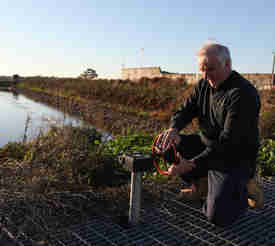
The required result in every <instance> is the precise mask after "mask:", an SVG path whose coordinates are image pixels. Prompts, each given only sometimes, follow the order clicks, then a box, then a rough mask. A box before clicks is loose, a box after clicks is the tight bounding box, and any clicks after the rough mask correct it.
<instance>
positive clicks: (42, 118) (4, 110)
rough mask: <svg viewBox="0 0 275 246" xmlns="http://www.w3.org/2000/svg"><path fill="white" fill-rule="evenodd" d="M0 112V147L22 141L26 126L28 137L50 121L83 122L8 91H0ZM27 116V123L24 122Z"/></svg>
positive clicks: (33, 135)
mask: <svg viewBox="0 0 275 246" xmlns="http://www.w3.org/2000/svg"><path fill="white" fill-rule="evenodd" d="M0 112H1V113H0V115H1V120H0V147H2V146H3V145H5V144H7V143H8V142H14V141H22V140H23V137H24V133H25V127H26V126H28V130H27V137H28V138H29V139H30V138H33V137H35V136H37V134H38V133H39V131H40V130H41V129H47V127H48V126H49V124H50V123H57V124H72V125H74V126H75V125H83V124H85V123H83V122H82V121H81V120H79V119H77V118H76V117H72V116H69V115H67V114H64V113H63V112H60V111H58V110H56V109H54V108H51V107H49V106H46V105H43V104H41V103H38V102H35V101H32V100H31V99H28V98H27V97H25V96H24V95H20V94H14V93H11V92H8V91H0ZM28 118H30V123H29V124H27V123H26V122H27V119H28Z"/></svg>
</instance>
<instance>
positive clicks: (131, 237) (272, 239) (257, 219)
mask: <svg viewBox="0 0 275 246" xmlns="http://www.w3.org/2000/svg"><path fill="white" fill-rule="evenodd" d="M263 186H264V191H265V206H264V209H262V210H252V209H249V210H248V212H247V214H246V215H245V216H244V217H242V218H240V219H239V220H238V221H237V222H235V223H234V224H233V225H231V226H229V227H226V228H221V227H215V226H214V225H213V224H211V223H210V222H208V221H207V219H206V218H205V217H204V216H203V215H202V214H201V212H200V209H199V208H196V207H194V206H192V205H191V204H190V203H186V202H180V201H178V200H176V199H175V194H174V193H172V192H170V191H165V192H164V200H162V201H155V203H154V205H153V206H150V207H142V210H141V223H140V224H139V225H138V226H136V227H128V228H126V227H123V226H121V225H118V224H116V223H115V222H114V221H113V220H112V219H111V218H109V217H102V216H96V215H93V216H90V217H89V219H88V220H87V221H86V222H85V223H83V224H81V225H77V226H70V227H68V228H66V229H64V230H63V231H59V232H56V233H54V234H52V235H51V243H50V244H39V245H57V246H64V245H70V246H74V245H75V246H76V245H77V246H78V245H79V246H81V245H98V246H107V245H113V246H124V245H125V246H149V245H150V246H152V245H154V246H159V245H160V246H178V245H179V246H185V245H188V246H193V245H194V246H211V245H213V246H214V245H215V246H256V245H257V246H258V245H261V246H271V245H272V246H274V245H275V178H273V179H272V180H269V181H267V180H266V181H264V182H263ZM65 197H67V198H68V199H69V197H70V196H69V194H66V195H65ZM225 212H226V211H225ZM2 213H3V211H2ZM76 216H77V214H76ZM8 229H9V230H11V231H12V234H13V235H15V234H16V233H15V231H16V228H15V226H10V227H8ZM5 233H7V231H3V227H2V233H1V235H4V234H5ZM17 235H19V236H17V237H16V238H13V240H11V239H10V240H9V241H8V243H7V244H2V242H4V241H3V240H4V237H1V239H2V241H1V240H0V245H22V246H25V245H37V244H35V243H34V241H32V239H31V238H30V237H27V236H24V233H21V234H17ZM5 242H6V241H5Z"/></svg>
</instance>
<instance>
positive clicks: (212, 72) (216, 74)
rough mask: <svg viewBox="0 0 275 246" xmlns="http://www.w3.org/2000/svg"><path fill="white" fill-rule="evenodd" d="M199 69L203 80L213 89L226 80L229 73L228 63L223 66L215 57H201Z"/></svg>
mask: <svg viewBox="0 0 275 246" xmlns="http://www.w3.org/2000/svg"><path fill="white" fill-rule="evenodd" d="M199 67H200V71H201V72H202V75H203V78H204V79H207V80H208V82H209V84H210V85H211V87H214V88H217V87H218V86H219V85H220V83H221V82H222V81H224V80H225V79H226V78H227V76H228V74H229V71H230V65H229V61H227V62H226V63H225V65H223V64H222V63H221V62H220V61H219V59H218V58H217V57H216V56H215V55H208V56H204V57H201V59H200V60H199Z"/></svg>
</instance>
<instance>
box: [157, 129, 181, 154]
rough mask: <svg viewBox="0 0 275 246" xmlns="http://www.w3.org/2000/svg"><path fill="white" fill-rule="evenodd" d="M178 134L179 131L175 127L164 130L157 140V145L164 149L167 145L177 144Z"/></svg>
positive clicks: (178, 140) (178, 141)
mask: <svg viewBox="0 0 275 246" xmlns="http://www.w3.org/2000/svg"><path fill="white" fill-rule="evenodd" d="M180 140H181V139H180V136H179V133H178V131H177V130H176V129H174V128H170V129H168V130H166V131H164V132H163V133H162V134H161V135H160V137H159V139H158V142H157V145H158V146H159V147H160V148H161V149H162V150H164V151H165V150H166V149H168V148H169V146H170V145H171V144H175V145H177V144H179V143H180Z"/></svg>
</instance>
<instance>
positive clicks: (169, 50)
mask: <svg viewBox="0 0 275 246" xmlns="http://www.w3.org/2000/svg"><path fill="white" fill-rule="evenodd" d="M0 30H1V46H0V55H1V56H0V58H1V60H0V75H12V74H15V73H18V74H19V75H22V76H32V75H43V76H59V77H76V76H78V75H79V74H80V73H81V72H82V71H83V70H85V69H86V68H88V67H91V68H93V69H95V70H96V71H97V72H98V74H99V76H100V77H109V78H110V77H111V78H117V77H119V76H120V69H121V66H122V64H125V66H126V67H136V66H160V67H161V68H162V69H163V70H165V71H169V72H179V73H189V72H190V73H192V72H197V63H196V57H195V53H196V52H197V51H198V49H199V47H200V46H201V45H202V44H203V43H205V42H206V41H207V40H209V39H214V40H216V41H217V42H219V43H222V44H224V45H226V46H228V47H229V48H230V50H231V54H232V60H233V68H234V69H236V70H238V71H239V72H242V73H245V72H250V73H253V72H255V73H256V72H258V73H270V72H271V69H272V52H273V51H275V1H274V0H262V1H254V0H250V1H248V0H238V1H237V0H231V1H228V0H213V1H205V0H199V1H198V0H197V1H187V0H186V1H184V0H174V1H173V0H158V1H156V0H78V1H77V0H74V1H73V0H66V1H65V0H58V1H57V0H47V1H40V0H2V1H1V15H0ZM142 48H143V49H144V52H143V53H142V52H141V49H142Z"/></svg>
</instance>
